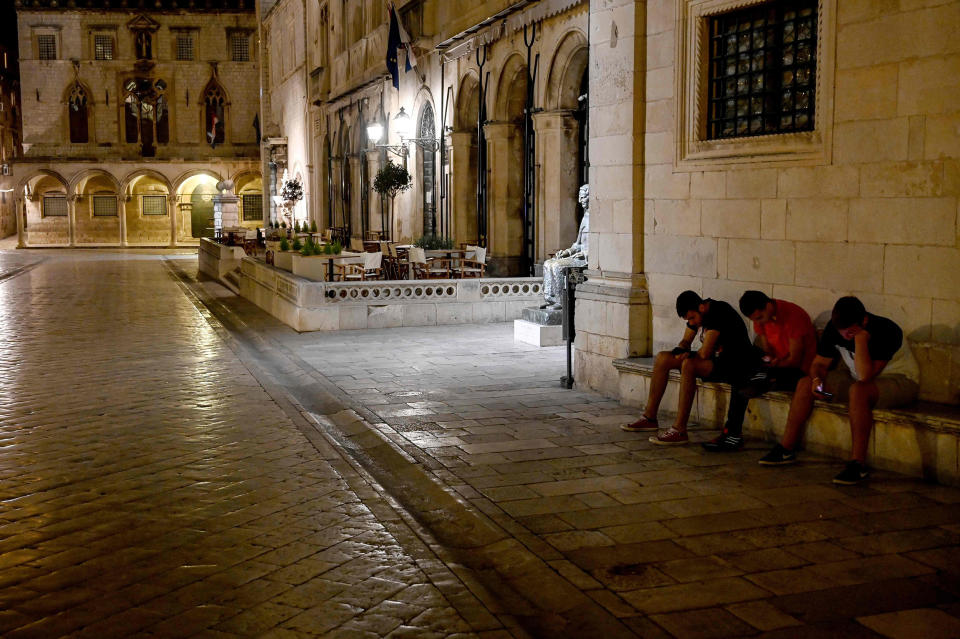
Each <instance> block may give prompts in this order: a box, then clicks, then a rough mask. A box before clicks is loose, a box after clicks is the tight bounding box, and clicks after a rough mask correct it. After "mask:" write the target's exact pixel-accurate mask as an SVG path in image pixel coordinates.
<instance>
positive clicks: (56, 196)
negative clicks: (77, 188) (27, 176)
mask: <svg viewBox="0 0 960 639" xmlns="http://www.w3.org/2000/svg"><path fill="white" fill-rule="evenodd" d="M48 200H57V201H62V202H63V211H64V212H63V215H60V214H53V215H51V214H49V213H47V201H48ZM40 217H41V218H47V217H56V218H61V217H65V218H69V217H70V204H69V203H68V202H67V196H66V194H65V193H50V194H46V193H44V194H43V196H41V206H40Z"/></svg>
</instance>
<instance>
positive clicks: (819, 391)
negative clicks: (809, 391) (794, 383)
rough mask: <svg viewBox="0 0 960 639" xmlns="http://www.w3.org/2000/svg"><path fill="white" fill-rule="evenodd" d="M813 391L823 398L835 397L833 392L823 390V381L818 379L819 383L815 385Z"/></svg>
mask: <svg viewBox="0 0 960 639" xmlns="http://www.w3.org/2000/svg"><path fill="white" fill-rule="evenodd" d="M813 392H814V394H816V395H819V396H820V397H822V398H823V399H826V400H828V401H829V400H831V399H833V393H830V392H828V391H825V390H823V381H822V380H817V383H816V384H815V385H814V387H813Z"/></svg>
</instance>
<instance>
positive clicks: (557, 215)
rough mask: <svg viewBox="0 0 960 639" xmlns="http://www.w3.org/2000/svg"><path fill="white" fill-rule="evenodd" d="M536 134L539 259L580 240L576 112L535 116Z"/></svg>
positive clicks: (549, 112)
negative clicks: (578, 237) (578, 232)
mask: <svg viewBox="0 0 960 639" xmlns="http://www.w3.org/2000/svg"><path fill="white" fill-rule="evenodd" d="M533 127H534V129H535V130H536V134H537V164H538V165H539V168H538V171H537V174H538V176H537V177H538V179H537V189H538V192H537V242H536V245H537V255H536V259H537V262H541V263H542V262H543V260H544V259H546V256H547V255H548V254H549V253H556V252H557V251H559V250H560V249H565V248H567V247H569V246H570V245H571V244H573V241H574V240H576V239H577V231H578V230H579V225H578V224H577V193H578V191H579V189H580V185H579V184H577V182H578V176H577V131H578V128H579V123H578V122H577V120H576V118H575V117H574V114H573V111H570V110H567V109H564V110H558V111H547V112H541V113H535V114H534V115H533Z"/></svg>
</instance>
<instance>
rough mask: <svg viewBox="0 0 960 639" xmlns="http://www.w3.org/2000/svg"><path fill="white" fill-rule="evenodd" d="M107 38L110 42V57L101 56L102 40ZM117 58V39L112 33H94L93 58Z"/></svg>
mask: <svg viewBox="0 0 960 639" xmlns="http://www.w3.org/2000/svg"><path fill="white" fill-rule="evenodd" d="M101 40H105V41H106V42H108V43H109V44H110V52H109V53H110V57H104V58H101V57H100V41H101ZM116 58H117V40H116V38H115V37H114V36H113V34H110V33H94V34H93V59H94V60H115V59H116Z"/></svg>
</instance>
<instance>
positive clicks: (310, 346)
mask: <svg viewBox="0 0 960 639" xmlns="http://www.w3.org/2000/svg"><path fill="white" fill-rule="evenodd" d="M222 301H223V307H222V308H221V312H223V313H225V314H228V315H232V316H234V317H235V318H239V320H240V321H242V323H243V324H244V325H245V326H248V327H250V329H251V330H252V331H255V332H256V334H257V335H259V336H261V338H262V339H264V340H267V341H269V342H270V343H271V344H272V345H273V346H274V347H275V348H278V349H280V350H284V351H285V352H286V354H287V355H288V356H289V357H290V358H292V359H293V360H294V361H295V362H297V364H298V365H299V366H301V367H302V368H303V369H304V370H309V371H310V374H311V375H313V376H314V377H315V378H317V379H319V378H322V379H323V380H326V382H327V383H329V384H330V385H331V386H333V387H335V389H336V392H337V394H338V395H339V397H340V398H341V399H342V400H343V401H345V402H347V403H348V404H349V405H350V406H351V407H352V408H353V410H354V411H355V412H356V413H357V414H358V415H359V416H360V417H361V418H362V421H363V422H365V423H366V424H367V426H368V427H370V428H373V429H375V430H376V431H377V432H378V433H379V434H380V436H381V437H382V439H383V441H390V442H392V443H393V444H394V445H395V446H396V447H397V449H398V450H400V451H402V453H403V454H404V455H405V456H406V457H407V458H408V459H411V460H413V461H415V462H416V464H417V465H418V466H419V467H420V468H421V469H423V470H424V471H425V472H426V473H428V474H429V475H430V476H431V477H432V478H434V479H435V480H436V481H437V482H438V483H439V484H440V485H441V486H443V487H446V488H447V489H449V490H452V491H454V492H455V493H456V494H458V495H459V499H460V501H461V502H462V503H463V504H465V505H466V506H467V507H469V508H473V509H474V512H476V513H480V514H482V515H484V516H486V517H489V519H490V520H491V521H492V522H494V523H495V524H496V525H498V526H500V527H501V528H502V529H503V530H504V531H508V532H509V534H510V535H512V536H513V537H514V538H515V539H517V540H519V541H520V542H521V543H522V544H523V545H524V547H525V548H526V549H527V551H529V552H532V553H533V554H534V555H535V556H537V557H539V558H540V559H542V560H543V561H544V562H545V565H548V566H550V567H551V569H552V570H554V571H555V573H556V575H557V576H558V577H562V578H563V580H565V581H566V582H567V583H569V584H571V585H573V586H574V587H575V588H576V589H578V590H579V591H581V592H583V593H586V594H587V595H588V596H589V597H590V598H591V599H593V601H594V602H596V603H597V604H599V605H600V606H602V607H603V608H604V609H606V610H607V611H608V613H609V614H610V615H611V616H613V617H614V618H616V619H619V620H620V621H621V622H622V623H623V624H624V625H625V626H626V627H627V628H629V629H631V631H632V632H633V633H635V634H637V635H638V636H644V637H647V636H650V637H656V636H665V637H669V636H677V637H685V636H770V637H774V636H776V637H814V636H851V637H876V636H896V633H897V632H902V628H904V627H905V626H906V624H907V623H908V622H909V621H910V620H913V619H917V620H919V621H918V622H917V623H918V624H920V625H921V627H922V625H923V624H927V625H933V626H936V625H938V624H940V625H945V627H952V625H951V624H953V621H945V620H947V619H949V620H955V617H956V615H958V614H960V605H958V603H957V597H958V596H960V577H958V575H960V570H958V569H957V568H956V566H957V563H956V561H955V559H956V556H957V553H958V548H960V509H958V508H957V502H958V500H960V490H958V489H956V488H950V487H943V486H937V485H933V484H927V483H923V482H921V481H916V480H913V479H908V478H904V477H902V476H898V475H895V474H892V473H877V474H875V477H874V480H873V481H872V482H870V483H869V484H868V485H866V486H857V487H849V488H841V487H836V486H834V485H833V484H831V483H830V478H831V477H832V476H833V474H835V473H836V471H837V468H838V463H837V462H836V461H832V460H827V459H824V458H820V457H816V456H813V455H803V456H802V458H801V463H799V464H797V465H796V466H793V467H789V468H773V469H771V468H765V467H761V466H759V465H757V464H756V460H757V459H758V458H759V457H760V456H761V455H762V454H763V453H764V452H765V451H766V450H767V446H768V445H769V444H766V443H763V442H750V443H749V445H748V447H747V449H746V450H744V451H743V452H740V453H735V454H729V455H708V454H707V453H705V452H704V451H702V449H700V447H699V446H689V447H671V448H667V449H663V448H661V447H656V446H653V445H651V444H649V443H648V442H647V441H646V439H647V438H646V436H643V435H637V434H632V433H625V432H623V431H621V430H620V428H619V424H620V423H622V422H625V421H631V420H632V419H633V418H635V414H634V413H635V411H634V410H632V409H627V408H624V407H622V406H620V405H619V404H618V403H616V402H614V401H611V400H609V399H607V398H603V397H600V396H598V395H596V394H593V393H589V392H583V391H579V390H565V389H561V388H560V387H559V384H558V380H559V377H560V376H561V375H562V374H563V373H564V364H565V362H564V358H565V353H564V351H563V348H562V347H557V348H536V347H531V346H527V345H524V344H516V343H514V342H513V341H512V331H511V327H510V326H509V325H484V326H457V327H427V328H416V329H411V328H398V329H380V330H366V331H343V332H339V333H305V334H296V333H294V332H292V331H290V330H288V329H286V328H285V327H282V326H278V325H277V323H276V322H274V321H272V320H271V319H270V318H268V317H265V316H264V315H263V314H262V313H260V312H259V311H257V310H256V309H255V308H252V307H251V306H250V305H249V304H247V303H246V302H245V301H244V300H241V299H237V298H232V299H227V298H224V299H223V300H222ZM691 432H692V436H693V439H694V441H695V442H699V441H702V440H704V439H707V438H709V437H712V436H713V433H711V432H706V431H699V430H697V429H696V427H694V430H692V431H691ZM892 584H894V585H895V587H896V589H897V590H896V591H897V592H902V593H906V594H904V596H902V597H900V598H898V597H881V596H879V593H881V592H883V590H884V588H888V587H891V585H892ZM856 593H872V594H873V595H874V596H869V595H868V596H862V597H861V596H857V595H856ZM910 593H913V594H910ZM821 595H822V596H821ZM817 601H819V602H820V603H819V604H812V605H811V606H809V607H808V608H805V609H800V608H798V606H797V602H817ZM871 602H873V603H871ZM817 605H819V606H820V607H821V608H825V609H828V610H829V615H826V616H824V615H822V614H821V615H818V614H816V611H814V610H810V608H815V607H816V606H817ZM804 610H806V612H804ZM901 610H902V611H910V610H920V611H925V612H923V614H918V613H910V614H906V613H905V614H904V615H900V616H897V615H891V613H897V612H899V611H901ZM885 615H890V616H885ZM698 620H699V621H698ZM887 629H893V630H890V631H889V632H890V633H893V634H886V635H885V634H884V633H887V632H888V630H887ZM601 634H603V633H602V632H600V631H596V630H594V631H592V632H591V631H587V632H586V634H583V635H569V636H600V635H601Z"/></svg>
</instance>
